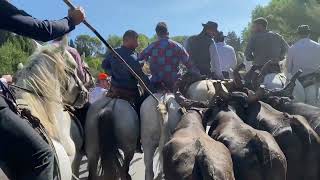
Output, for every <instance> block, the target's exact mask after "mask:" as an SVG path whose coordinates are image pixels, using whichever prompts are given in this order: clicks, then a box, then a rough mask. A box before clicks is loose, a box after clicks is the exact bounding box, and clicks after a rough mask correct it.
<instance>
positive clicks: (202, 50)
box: [188, 32, 213, 74]
mask: <svg viewBox="0 0 320 180" xmlns="http://www.w3.org/2000/svg"><path fill="white" fill-rule="evenodd" d="M212 43H213V40H212V38H210V37H209V36H207V35H205V33H204V32H202V33H200V34H199V35H195V36H191V37H190V38H189V40H188V52H189V54H190V61H191V62H192V63H193V64H194V65H195V66H196V67H197V68H198V69H199V70H200V72H201V74H210V52H209V47H210V45H211V44H212Z"/></svg>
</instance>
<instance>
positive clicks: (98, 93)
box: [89, 73, 110, 103]
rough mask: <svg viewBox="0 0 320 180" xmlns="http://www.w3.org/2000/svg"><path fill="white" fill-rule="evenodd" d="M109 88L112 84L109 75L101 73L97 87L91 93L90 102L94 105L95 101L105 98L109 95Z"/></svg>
mask: <svg viewBox="0 0 320 180" xmlns="http://www.w3.org/2000/svg"><path fill="white" fill-rule="evenodd" d="M109 87H110V83H109V78H108V75H107V74H105V73H100V74H99V76H98V83H97V86H96V87H95V88H94V89H93V90H92V91H90V94H89V102H90V103H94V102H95V101H97V100H98V99H100V98H101V97H103V95H104V94H106V93H107V91H108V89H109Z"/></svg>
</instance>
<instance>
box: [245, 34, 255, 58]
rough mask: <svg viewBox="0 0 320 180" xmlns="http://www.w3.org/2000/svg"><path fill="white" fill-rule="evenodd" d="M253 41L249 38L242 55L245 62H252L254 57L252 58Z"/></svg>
mask: <svg viewBox="0 0 320 180" xmlns="http://www.w3.org/2000/svg"><path fill="white" fill-rule="evenodd" d="M253 41H254V38H253V37H251V38H250V40H249V42H248V44H247V47H246V50H245V52H244V55H245V57H246V60H247V61H253V60H254V56H253V50H254V43H253Z"/></svg>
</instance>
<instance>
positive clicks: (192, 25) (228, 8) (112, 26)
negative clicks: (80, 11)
mask: <svg viewBox="0 0 320 180" xmlns="http://www.w3.org/2000/svg"><path fill="white" fill-rule="evenodd" d="M269 1H270V0H157V1H155V0H112V1H111V0H73V3H74V4H77V5H81V6H83V7H84V8H85V10H86V14H87V17H88V21H89V22H91V24H92V25H93V26H94V27H96V28H97V29H98V31H99V32H100V33H101V34H102V35H103V36H104V37H107V36H108V35H110V34H116V35H122V34H123V32H125V31H126V30H128V29H134V30H136V31H137V32H139V33H143V34H146V35H147V36H149V37H151V36H152V35H153V34H154V27H155V25H156V24H157V22H159V21H165V22H167V23H168V26H169V31H170V34H171V35H172V36H175V35H192V34H197V33H199V32H200V31H201V28H202V26H201V23H205V22H207V21H208V20H211V21H216V22H218V23H219V29H220V30H223V31H224V32H228V31H236V32H237V33H238V34H240V33H241V31H242V30H243V28H244V27H245V26H246V25H247V24H248V22H249V21H250V19H251V11H252V10H253V9H254V8H255V7H256V6H257V5H266V4H267V3H268V2H269ZM11 2H12V3H13V4H14V5H16V6H17V7H18V8H21V9H24V10H25V11H27V12H28V13H29V14H31V15H33V16H34V17H37V18H40V19H59V18H62V17H64V16H66V14H67V7H66V6H65V4H64V3H63V1H62V0H11ZM79 34H90V35H92V33H91V32H90V31H89V30H88V29H87V28H86V27H85V26H84V25H81V26H78V27H77V29H76V30H75V31H73V32H72V33H71V37H75V36H76V35H79Z"/></svg>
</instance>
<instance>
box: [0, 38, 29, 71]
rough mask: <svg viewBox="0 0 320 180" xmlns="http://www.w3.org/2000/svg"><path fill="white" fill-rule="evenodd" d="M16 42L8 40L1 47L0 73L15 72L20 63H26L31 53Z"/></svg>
mask: <svg viewBox="0 0 320 180" xmlns="http://www.w3.org/2000/svg"><path fill="white" fill-rule="evenodd" d="M14 43H15V42H11V41H7V42H5V43H4V44H3V45H2V46H1V47H0V59H1V66H0V74H2V75H3V74H14V73H15V72H16V71H17V70H18V64H19V63H22V64H25V63H26V62H27V58H28V56H29V54H28V53H27V52H24V51H23V50H22V49H21V48H20V47H19V45H18V44H14Z"/></svg>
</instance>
